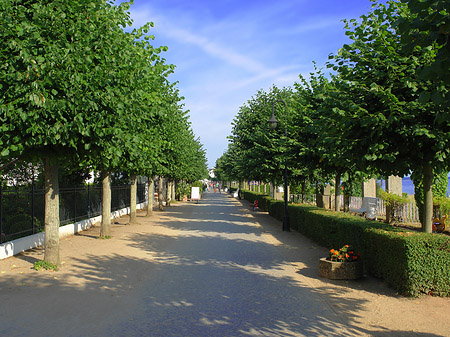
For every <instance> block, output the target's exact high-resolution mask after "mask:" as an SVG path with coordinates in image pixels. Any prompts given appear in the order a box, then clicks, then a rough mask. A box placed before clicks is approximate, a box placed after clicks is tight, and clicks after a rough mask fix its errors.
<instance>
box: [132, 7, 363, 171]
mask: <svg viewBox="0 0 450 337" xmlns="http://www.w3.org/2000/svg"><path fill="white" fill-rule="evenodd" d="M369 6H370V0H346V1H344V2H337V1H335V0H321V1H310V0H283V1H279V2H273V1H270V0H261V1H238V0H223V1H204V0H191V1H180V0H136V2H135V5H134V6H132V7H131V15H132V18H133V20H134V22H135V26H136V27H138V26H141V25H143V24H144V23H146V22H148V21H153V22H154V23H155V28H154V29H153V31H152V32H151V33H152V34H155V36H156V40H155V45H166V46H168V47H169V51H168V52H167V53H166V54H165V55H163V57H165V58H166V59H167V60H168V62H170V63H173V64H175V65H176V66H177V68H176V70H175V74H174V75H172V76H173V78H172V80H177V81H179V85H178V87H179V89H180V92H181V94H182V95H183V96H184V97H185V106H186V109H189V110H190V116H191V121H192V127H193V129H194V132H195V134H196V135H197V136H200V138H201V140H202V142H203V143H204V145H205V148H206V149H207V154H208V158H209V163H210V165H213V164H214V162H215V160H216V159H217V157H218V156H220V155H221V154H222V153H223V151H224V150H225V149H226V146H227V138H226V137H227V136H228V135H229V133H230V131H231V125H230V123H231V121H232V120H233V118H234V116H235V115H236V114H237V113H238V110H239V107H240V106H242V105H243V104H244V103H245V102H246V101H247V100H249V99H251V97H252V96H253V95H255V94H256V92H257V91H258V90H260V89H263V90H269V89H270V87H271V86H272V85H273V84H275V85H277V86H279V87H282V86H292V85H293V83H294V82H296V81H298V76H299V74H303V75H304V76H305V77H306V78H308V76H309V72H311V71H313V66H312V61H313V60H315V61H317V62H318V64H319V66H320V65H321V64H320V62H324V60H326V58H327V56H328V54H329V53H333V52H335V51H336V50H337V48H339V47H341V46H342V44H341V41H342V40H345V39H346V37H345V35H344V34H343V23H342V22H341V19H342V18H354V17H358V16H359V15H360V14H362V13H365V12H366V9H367V8H368V7H369Z"/></svg>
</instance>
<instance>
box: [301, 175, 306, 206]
mask: <svg viewBox="0 0 450 337" xmlns="http://www.w3.org/2000/svg"><path fill="white" fill-rule="evenodd" d="M302 203H303V204H306V182H305V181H303V182H302Z"/></svg>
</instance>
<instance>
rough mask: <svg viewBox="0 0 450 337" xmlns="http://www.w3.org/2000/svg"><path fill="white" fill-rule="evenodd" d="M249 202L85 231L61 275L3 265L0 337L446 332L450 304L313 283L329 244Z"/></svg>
mask: <svg viewBox="0 0 450 337" xmlns="http://www.w3.org/2000/svg"><path fill="white" fill-rule="evenodd" d="M247 204H248V203H247V202H242V204H241V202H239V201H237V200H234V199H232V198H230V197H229V196H225V195H223V194H222V195H214V194H209V195H206V199H205V200H204V201H202V202H200V203H199V204H194V203H180V204H176V205H175V206H174V207H171V208H168V209H167V210H166V211H164V212H155V213H154V216H153V217H152V218H145V217H144V216H143V213H140V214H139V216H140V217H139V220H140V223H141V224H140V225H126V222H127V217H124V218H121V219H119V220H117V221H116V223H114V225H113V230H112V233H113V238H112V239H110V240H100V239H97V238H96V237H97V236H98V228H92V229H90V230H88V231H86V232H83V233H82V234H80V235H76V236H73V237H70V238H66V239H63V240H62V241H61V260H62V261H63V264H62V267H61V270H60V271H58V272H49V271H39V272H36V271H34V270H33V269H32V264H33V262H34V261H36V260H38V259H42V258H43V250H42V249H36V250H34V251H30V252H26V253H24V254H21V255H19V256H16V257H13V258H9V259H6V260H1V261H0V303H1V305H0V336H5V335H8V336H180V335H183V336H208V335H209V336H248V335H251V336H302V335H303V336H322V335H329V336H344V335H349V334H353V335H357V336H366V335H368V336H450V299H444V298H436V297H429V296H426V297H422V298H419V299H407V298H404V297H401V296H398V295H397V294H395V292H393V291H392V290H390V289H389V288H387V287H386V286H385V285H384V284H383V283H382V282H380V281H378V280H375V279H373V278H369V277H366V278H364V279H363V280H360V281H351V282H347V281H329V280H326V279H321V278H319V277H318V276H317V261H318V259H319V258H320V257H323V256H325V255H326V253H327V250H326V249H324V248H322V247H319V246H317V245H316V244H314V243H312V242H311V241H310V240H308V239H306V238H304V237H303V236H301V235H300V234H298V233H294V232H291V233H284V232H282V231H281V230H280V224H279V223H278V222H277V221H275V220H273V219H272V218H271V217H269V216H268V215H267V214H266V213H262V212H255V213H253V212H251V211H250V210H249V209H250V208H249V207H248V205H247ZM266 254H267V255H266ZM187 323H189V324H187Z"/></svg>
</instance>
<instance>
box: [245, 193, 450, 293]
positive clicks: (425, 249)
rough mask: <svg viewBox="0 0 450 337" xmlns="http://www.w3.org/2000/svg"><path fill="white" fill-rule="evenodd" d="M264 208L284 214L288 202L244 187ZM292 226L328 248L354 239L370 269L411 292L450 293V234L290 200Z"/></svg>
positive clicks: (278, 215)
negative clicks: (399, 225)
mask: <svg viewBox="0 0 450 337" xmlns="http://www.w3.org/2000/svg"><path fill="white" fill-rule="evenodd" d="M244 198H245V199H247V200H249V201H250V202H253V201H255V200H258V205H259V207H260V208H261V209H262V210H265V211H268V212H269V213H270V215H271V216H273V217H275V218H276V219H278V220H280V221H281V220H282V219H283V216H284V202H283V201H279V200H273V199H272V198H270V197H269V196H267V195H262V194H259V193H253V192H249V191H244ZM289 216H290V223H291V229H293V230H296V231H299V232H300V233H302V234H304V235H305V236H307V237H309V238H311V239H312V240H314V241H315V242H317V243H318V244H320V245H322V246H324V247H327V248H336V247H342V246H343V245H345V244H351V245H353V246H354V247H355V249H357V250H358V251H359V252H361V256H362V259H363V261H364V268H365V270H366V272H367V273H369V274H371V275H373V276H375V277H378V278H382V279H384V280H385V281H386V283H387V284H388V285H389V286H391V287H392V288H394V289H396V290H397V291H398V292H399V293H401V294H403V295H407V296H418V295H420V294H422V293H426V294H433V295H438V296H450V238H449V237H448V236H446V235H435V234H426V233H422V232H412V231H407V230H403V229H400V228H397V227H392V226H389V225H387V224H384V223H379V222H374V221H370V220H365V219H363V218H361V217H359V216H354V215H351V214H347V213H342V212H334V211H330V210H325V209H321V208H317V207H315V206H310V205H289Z"/></svg>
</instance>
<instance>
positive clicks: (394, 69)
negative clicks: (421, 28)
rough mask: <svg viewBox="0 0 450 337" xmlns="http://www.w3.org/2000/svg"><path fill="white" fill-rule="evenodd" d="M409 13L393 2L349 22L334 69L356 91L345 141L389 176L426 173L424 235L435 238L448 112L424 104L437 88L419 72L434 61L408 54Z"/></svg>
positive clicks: (425, 53) (427, 53) (426, 54)
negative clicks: (437, 178) (436, 188)
mask: <svg viewBox="0 0 450 337" xmlns="http://www.w3.org/2000/svg"><path fill="white" fill-rule="evenodd" d="M410 16H411V13H410V12H409V11H408V9H407V7H406V6H404V5H402V4H400V3H397V2H394V1H388V2H387V4H386V5H383V4H377V5H376V6H375V7H374V9H373V11H372V12H370V13H369V14H368V15H363V16H362V17H361V22H357V21H356V20H350V21H347V22H346V28H347V32H346V34H347V35H348V36H349V37H350V39H352V40H353V42H352V43H351V44H348V45H344V46H343V48H342V49H341V50H340V51H339V53H338V54H337V55H332V56H330V58H331V59H332V60H333V61H334V62H333V63H332V64H330V66H331V67H332V68H333V69H334V70H335V71H337V72H338V74H339V75H340V76H341V78H342V79H343V80H344V81H347V82H348V83H349V85H350V86H351V88H352V90H354V92H355V94H354V95H353V97H354V101H353V103H354V104H352V105H350V106H349V109H347V111H345V112H344V113H342V114H341V118H340V123H341V124H342V126H343V128H342V130H343V131H344V134H343V137H345V138H347V139H353V140H355V141H356V140H358V142H359V151H358V154H359V155H360V157H361V158H362V160H363V161H364V162H365V163H366V164H367V165H368V166H371V167H373V168H375V169H376V170H378V171H379V172H382V173H383V175H390V174H395V175H406V174H409V173H410V171H414V172H420V174H421V175H422V176H423V184H424V193H425V194H424V223H423V226H422V229H423V231H426V232H431V214H432V213H431V212H432V191H431V183H432V179H433V171H435V170H437V171H443V170H444V169H446V168H447V167H448V158H449V145H450V144H449V140H448V137H447V134H448V132H449V131H450V129H449V128H450V124H449V123H448V121H444V120H441V119H440V118H439V117H440V116H442V114H443V110H442V107H441V106H439V105H436V104H435V103H433V102H426V103H425V102H422V101H421V99H420V97H421V96H423V95H424V93H426V92H428V90H429V88H430V86H432V83H430V82H429V81H426V80H424V79H422V78H420V77H419V76H418V73H417V71H418V69H419V67H420V66H422V65H426V64H429V63H430V60H433V58H434V52H433V50H430V49H427V48H418V49H416V50H414V52H412V53H405V52H404V49H403V48H402V44H401V35H400V31H399V27H398V25H397V22H398V20H399V18H405V19H406V20H409V17H410Z"/></svg>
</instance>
